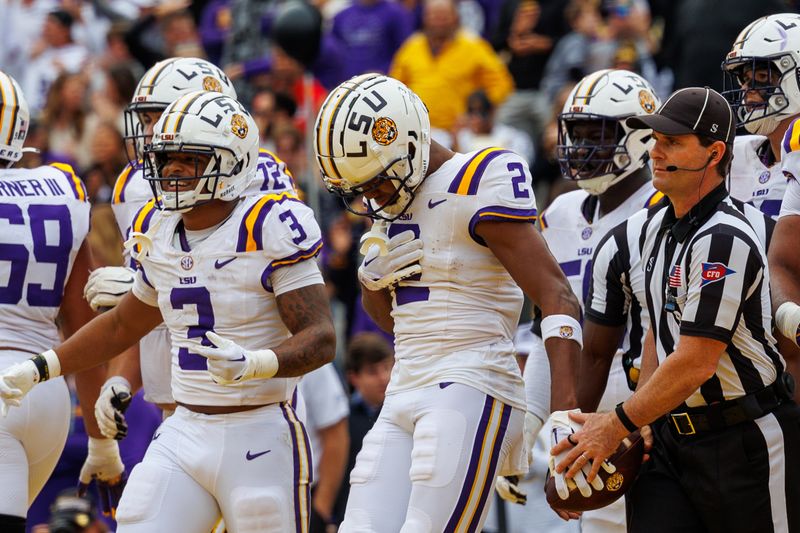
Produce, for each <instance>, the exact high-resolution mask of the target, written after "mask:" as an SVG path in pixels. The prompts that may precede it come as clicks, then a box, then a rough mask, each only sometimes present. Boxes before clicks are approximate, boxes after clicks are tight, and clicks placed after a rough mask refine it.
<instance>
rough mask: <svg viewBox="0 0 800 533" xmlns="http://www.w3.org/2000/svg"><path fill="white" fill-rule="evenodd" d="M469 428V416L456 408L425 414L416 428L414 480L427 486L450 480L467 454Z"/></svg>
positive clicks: (413, 454) (411, 472)
mask: <svg viewBox="0 0 800 533" xmlns="http://www.w3.org/2000/svg"><path fill="white" fill-rule="evenodd" d="M466 431H467V421H466V418H465V417H464V415H463V414H462V413H460V412H458V411H455V410H450V409H441V410H437V411H434V412H432V413H429V414H426V415H425V416H424V417H422V419H420V421H419V422H417V425H416V427H415V428H414V448H413V450H412V451H411V471H410V477H411V481H412V482H413V483H419V484H421V485H425V486H428V487H444V486H445V485H448V484H450V483H451V482H452V481H453V479H454V478H455V475H456V473H457V472H458V465H459V461H460V460H461V459H462V456H464V441H465V438H466ZM467 440H470V439H467ZM467 455H468V454H467Z"/></svg>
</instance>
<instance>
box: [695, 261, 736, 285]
mask: <svg viewBox="0 0 800 533" xmlns="http://www.w3.org/2000/svg"><path fill="white" fill-rule="evenodd" d="M729 274H736V271H735V270H731V269H730V268H728V267H727V266H726V265H723V264H722V263H703V272H702V273H701V274H700V277H701V278H702V281H701V282H700V286H701V287H705V286H706V285H708V284H709V283H714V282H715V281H719V280H721V279H725V276H728V275H729Z"/></svg>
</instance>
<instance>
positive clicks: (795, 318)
mask: <svg viewBox="0 0 800 533" xmlns="http://www.w3.org/2000/svg"><path fill="white" fill-rule="evenodd" d="M775 325H776V326H777V328H778V331H780V332H781V334H783V336H784V337H786V338H787V339H789V340H792V341H794V343H795V344H798V340H799V339H800V305H797V304H796V303H794V302H783V303H782V304H781V305H780V306H779V307H778V310H777V311H775Z"/></svg>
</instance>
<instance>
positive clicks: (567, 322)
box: [542, 315, 583, 348]
mask: <svg viewBox="0 0 800 533" xmlns="http://www.w3.org/2000/svg"><path fill="white" fill-rule="evenodd" d="M551 337H555V338H557V339H564V340H571V341H575V342H577V343H578V346H580V347H581V348H583V330H582V329H581V324H580V322H578V321H577V320H575V319H574V318H572V317H571V316H569V315H549V316H546V317H544V318H543V319H542V340H543V341H546V340H547V339H549V338H551Z"/></svg>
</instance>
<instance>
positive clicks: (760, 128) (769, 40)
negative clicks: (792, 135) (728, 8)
mask: <svg viewBox="0 0 800 533" xmlns="http://www.w3.org/2000/svg"><path fill="white" fill-rule="evenodd" d="M722 69H723V70H724V71H725V90H724V91H723V92H722V94H723V96H725V97H726V98H727V99H728V101H729V102H730V104H731V107H732V108H733V110H734V112H735V113H736V116H737V119H738V121H739V125H740V126H744V127H745V129H746V130H747V131H749V132H750V133H754V134H758V135H768V134H770V133H772V132H773V131H775V128H777V127H778V124H779V123H780V122H781V121H782V120H783V119H785V118H787V117H791V116H793V115H797V114H798V113H800V84H799V82H798V80H799V79H800V15H798V14H797V13H780V14H778V15H770V16H768V17H762V18H760V19H758V20H756V21H754V22H751V23H750V24H749V25H748V26H747V27H746V28H745V29H744V30H742V32H741V33H740V34H739V36H738V37H736V41H734V43H733V47H732V48H731V51H730V52H728V55H727V56H725V60H724V61H723V62H722ZM760 69H764V70H766V74H767V81H765V82H759V81H757V80H755V73H756V72H757V71H758V70H760ZM746 73H747V76H749V77H750V78H753V80H751V81H748V80H747V79H746V77H745V74H746ZM743 86H745V87H746V88H742V87H743ZM750 91H758V93H759V95H760V96H761V99H762V100H763V102H762V103H760V104H753V103H752V102H751V103H749V104H746V103H745V98H746V97H747V93H748V92H750Z"/></svg>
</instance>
